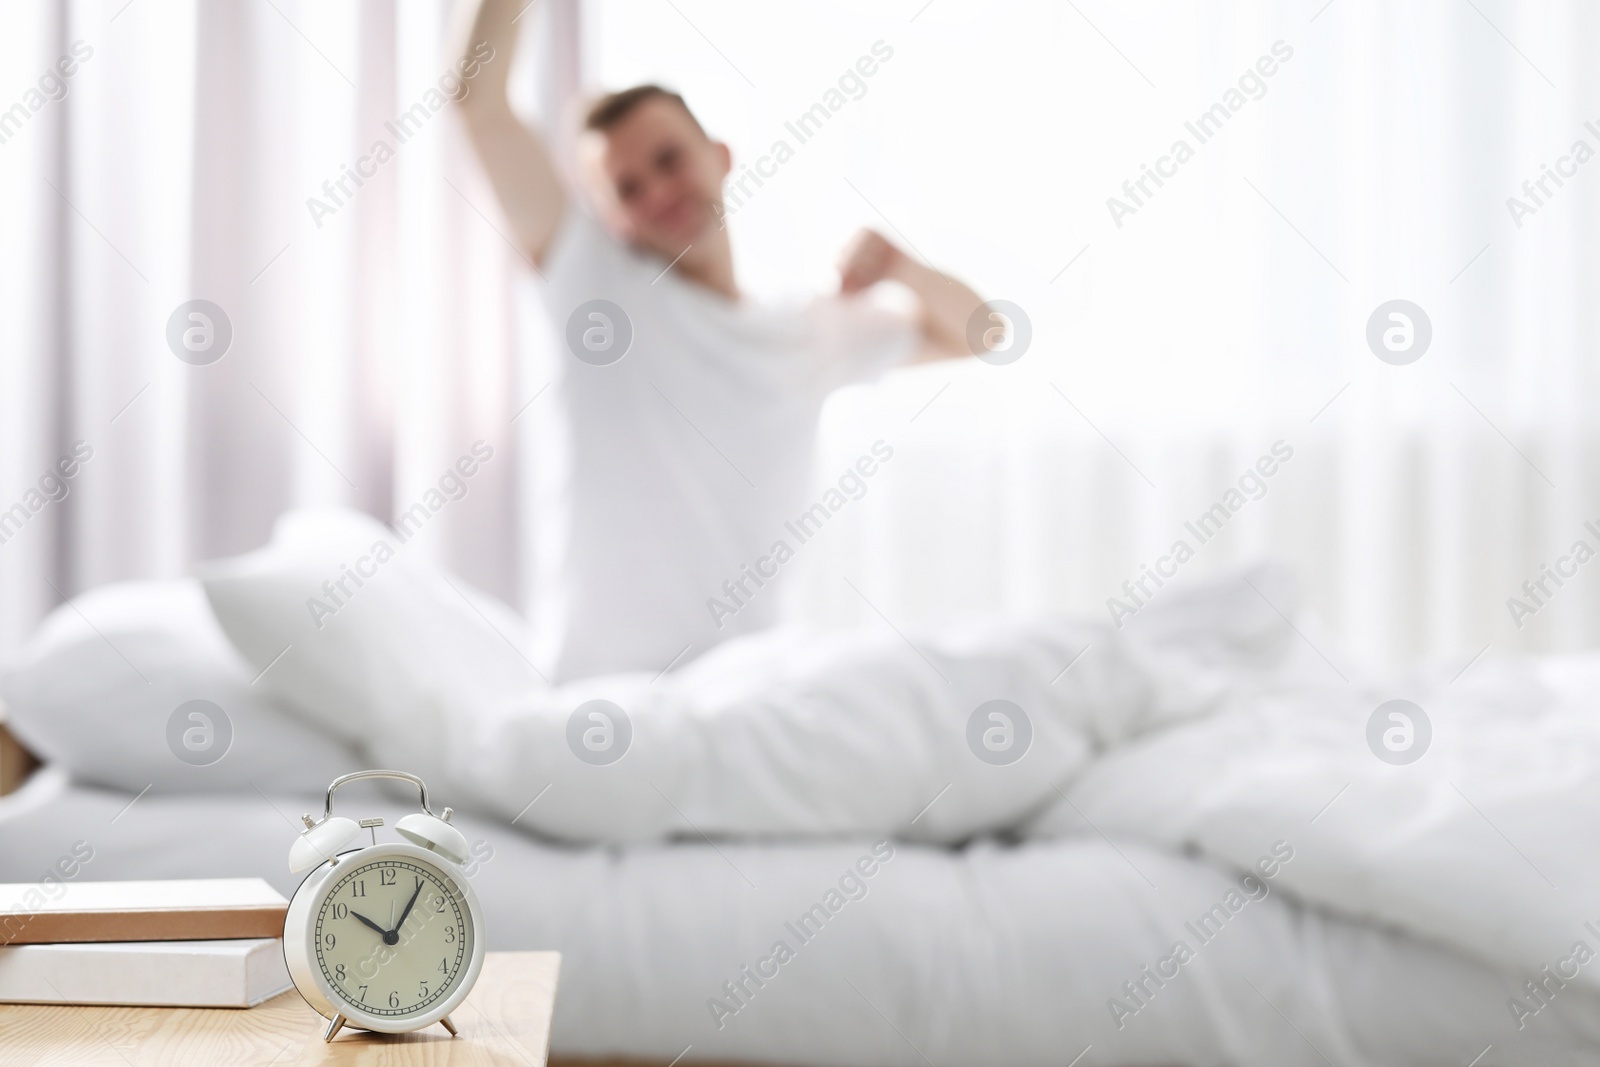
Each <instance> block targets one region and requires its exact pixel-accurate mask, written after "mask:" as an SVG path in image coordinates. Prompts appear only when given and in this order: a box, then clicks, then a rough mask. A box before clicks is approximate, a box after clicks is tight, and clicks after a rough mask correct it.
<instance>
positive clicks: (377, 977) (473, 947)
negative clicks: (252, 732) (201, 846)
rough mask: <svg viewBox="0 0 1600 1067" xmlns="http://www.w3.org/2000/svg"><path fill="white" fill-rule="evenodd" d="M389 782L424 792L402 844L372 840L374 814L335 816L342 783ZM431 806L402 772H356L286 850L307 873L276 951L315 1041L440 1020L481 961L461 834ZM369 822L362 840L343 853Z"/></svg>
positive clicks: (400, 829) (477, 916) (416, 781)
mask: <svg viewBox="0 0 1600 1067" xmlns="http://www.w3.org/2000/svg"><path fill="white" fill-rule="evenodd" d="M362 778H396V779H399V780H400V781H403V782H410V783H411V784H412V785H415V786H416V787H417V790H418V792H419V793H420V795H421V801H422V810H421V811H418V812H413V813H412V814H410V815H407V816H405V817H404V818H402V819H401V820H400V821H399V822H398V823H397V824H396V825H395V831H396V832H397V833H399V835H400V836H401V837H403V838H405V841H404V842H400V841H396V842H392V843H384V844H379V843H378V841H377V830H376V829H375V828H376V827H379V826H382V825H383V820H382V819H363V820H361V821H360V822H359V823H357V822H355V821H353V820H351V819H347V818H344V817H342V816H336V815H334V814H333V794H334V791H335V790H336V789H338V788H339V787H340V786H342V785H344V784H345V783H346V782H354V781H356V780H358V779H362ZM450 816H451V811H450V809H449V808H445V809H444V814H443V815H442V816H439V815H435V814H434V813H433V811H432V809H431V808H429V807H428V787H427V786H426V785H424V784H423V781H422V779H421V778H418V777H417V776H416V775H413V774H406V773H405V772H404V771H357V772H356V773H354V774H346V775H343V776H342V777H339V778H335V779H334V780H333V783H332V784H331V785H329V786H328V795H327V801H326V804H325V806H324V809H323V813H322V818H321V819H317V820H313V819H312V818H311V816H310V815H303V816H301V818H302V819H303V820H304V821H305V824H306V830H305V833H303V834H301V835H300V836H299V837H298V838H296V839H295V842H294V844H293V845H292V846H291V847H290V849H289V870H291V871H293V872H295V873H296V874H298V873H299V872H301V871H307V870H309V871H310V872H311V873H310V874H309V875H307V876H306V879H305V881H303V882H301V883H300V888H299V889H296V890H295V892H294V897H293V899H291V900H290V901H289V912H288V914H287V916H285V918H284V923H283V958H284V961H285V962H286V963H287V964H288V965H289V977H290V978H292V979H293V980H294V984H295V988H297V989H299V990H300V995H301V996H303V997H305V999H306V1003H308V1004H310V1005H311V1007H312V1008H314V1009H316V1011H317V1012H318V1013H319V1014H321V1015H322V1016H323V1017H324V1018H326V1019H327V1020H328V1028H327V1031H326V1032H325V1033H324V1034H323V1040H324V1041H332V1040H333V1039H334V1037H335V1035H337V1034H338V1033H339V1030H340V1029H341V1028H342V1027H344V1026H346V1025H348V1026H351V1027H355V1028H359V1029H362V1030H373V1031H377V1032H379V1033H390V1034H393V1033H402V1032H404V1031H408V1030H420V1029H422V1028H423V1027H424V1026H429V1025H431V1024H433V1023H441V1024H443V1026H444V1028H445V1029H446V1030H448V1031H450V1034H451V1036H454V1035H455V1033H456V1028H455V1026H454V1024H452V1023H451V1021H450V1013H451V1012H452V1011H454V1010H455V1008H456V1007H457V1006H459V1005H460V1003H461V1002H462V1001H463V1000H465V999H466V996H467V993H468V991H470V990H471V989H472V984H473V983H474V982H476V981H477V980H478V972H479V971H480V970H482V968H483V951H484V935H483V912H482V910H481V909H480V908H479V907H478V898H477V896H476V895H475V894H474V893H473V892H472V887H471V886H470V885H469V884H468V883H467V878H466V875H465V872H464V871H463V870H462V869H461V865H462V864H463V863H465V862H466V860H467V839H466V838H465V837H464V836H462V833H461V831H460V830H457V829H456V828H455V827H454V826H451V825H450ZM369 828H372V839H373V843H372V844H371V845H368V846H365V847H361V848H355V849H351V850H349V851H345V849H346V848H347V846H349V845H350V844H351V843H352V842H354V841H355V840H356V838H358V837H359V836H360V835H361V832H362V830H364V829H369Z"/></svg>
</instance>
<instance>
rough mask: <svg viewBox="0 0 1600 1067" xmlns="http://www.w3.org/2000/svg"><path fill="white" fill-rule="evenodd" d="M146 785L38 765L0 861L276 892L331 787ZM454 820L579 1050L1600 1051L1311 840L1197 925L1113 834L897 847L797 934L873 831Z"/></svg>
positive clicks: (1252, 1057)
mask: <svg viewBox="0 0 1600 1067" xmlns="http://www.w3.org/2000/svg"><path fill="white" fill-rule="evenodd" d="M347 793H349V794H350V795H349V796H347V795H346V794H347ZM437 795H438V797H439V799H440V800H441V801H442V802H449V801H450V800H452V799H453V798H452V797H450V796H449V795H448V794H444V793H438V794H437ZM131 799H132V796H131V795H126V794H121V793H114V792H109V791H100V790H91V789H83V788H76V787H67V786H66V785H65V783H64V780H63V778H62V776H60V775H59V774H57V773H55V772H50V771H47V772H44V773H42V774H41V775H39V776H36V778H35V780H34V782H33V783H32V784H30V786H29V787H28V788H27V789H26V790H25V792H24V793H23V794H21V795H19V796H15V797H11V798H6V799H4V800H0V880H4V881H27V880H29V879H31V878H35V877H37V876H38V874H39V873H40V872H42V871H43V870H44V869H45V868H46V866H47V865H49V864H50V863H52V862H53V861H54V859H55V858H56V856H57V855H58V854H59V853H60V852H61V851H63V850H65V849H67V848H69V847H71V845H72V844H73V842H75V841H78V840H84V841H87V842H90V843H91V844H92V846H93V848H94V857H93V859H92V860H91V861H90V862H89V863H88V864H87V865H86V866H85V867H84V873H83V875H82V877H85V878H94V879H107V878H136V877H146V878H150V877H197V876H201V875H205V876H210V877H217V876H243V875H259V876H261V877H265V878H267V879H268V880H269V881H272V882H273V883H274V884H276V885H277V886H278V887H279V888H280V889H282V890H283V891H284V892H286V893H287V892H289V891H291V890H292V888H293V883H294V881H295V879H294V878H293V877H291V876H290V875H289V874H288V870H287V867H286V866H285V864H284V857H285V856H286V854H287V849H288V842H289V840H290V839H291V838H292V836H293V834H294V827H293V826H292V825H290V822H289V821H288V820H292V819H294V818H295V817H296V816H298V814H299V812H300V811H302V810H308V809H310V810H314V809H315V808H316V807H318V806H319V805H320V797H319V798H306V799H297V798H277V797H275V798H273V799H272V801H271V802H268V801H267V800H265V799H263V798H261V797H258V796H256V795H254V794H246V795H233V796H214V797H207V796H198V795H192V794H190V795H184V796H157V795H147V796H145V797H143V798H141V799H139V800H138V801H137V802H135V803H134V804H133V805H132V806H131V807H128V806H127V805H128V803H129V801H130V800H131ZM340 800H341V802H342V803H341V806H343V805H344V804H348V805H350V806H351V807H352V808H353V809H359V810H360V812H361V813H362V814H364V815H365V814H383V815H385V816H386V817H388V816H391V815H392V814H397V813H399V812H400V811H401V810H403V809H401V808H398V807H394V806H392V805H390V804H389V803H388V802H386V801H385V800H383V799H381V798H372V797H370V795H369V796H362V795H359V794H356V793H355V792H354V791H353V790H347V791H345V792H341V794H340ZM391 825H392V821H391ZM460 825H461V826H462V828H463V830H464V831H465V832H466V834H467V836H468V840H469V841H471V842H472V843H473V845H474V847H475V850H476V854H477V856H478V862H477V864H476V865H475V867H474V868H473V875H472V877H473V884H474V885H475V887H476V888H477V890H478V892H479V894H480V896H481V897H482V899H483V902H484V906H485V909H486V912H487V922H488V925H489V930H490V934H489V936H490V938H491V945H492V947H495V948H556V949H559V950H561V951H562V952H563V962H562V981H561V989H560V995H559V997H558V999H557V1006H556V1023H555V1029H554V1045H555V1048H556V1050H557V1051H558V1052H564V1053H568V1054H579V1053H584V1054H593V1055H599V1054H627V1055H631V1056H636V1057H640V1058H641V1059H644V1060H645V1061H646V1062H659V1063H666V1062H668V1061H670V1060H671V1059H672V1058H673V1057H675V1056H677V1055H678V1054H679V1053H681V1052H683V1051H684V1049H685V1048H686V1047H688V1046H692V1049H690V1053H689V1055H688V1056H687V1057H685V1062H690V1061H702V1060H707V1061H709V1060H716V1059H730V1058H731V1059H741V1060H745V1061H748V1062H767V1063H790V1064H793V1063H804V1064H817V1065H823V1064H829V1065H831V1064H840V1065H845V1064H851V1065H855V1067H880V1065H881V1067H891V1065H893V1067H899V1065H925V1064H927V1063H930V1062H931V1063H933V1064H937V1065H938V1067H955V1065H977V1064H983V1065H994V1067H1047V1065H1048V1067H1063V1065H1065V1064H1067V1063H1069V1062H1072V1060H1073V1058H1074V1057H1075V1056H1078V1055H1079V1053H1080V1052H1083V1051H1084V1049H1085V1048H1086V1047H1090V1046H1092V1048H1090V1049H1089V1051H1088V1052H1087V1054H1086V1055H1084V1056H1083V1058H1082V1059H1081V1060H1079V1061H1078V1063H1079V1064H1080V1065H1091V1064H1092V1065H1097V1067H1114V1065H1121V1067H1133V1065H1155V1064H1167V1065H1172V1064H1184V1065H1190V1067H1213V1065H1215V1067H1222V1065H1236V1067H1300V1065H1306V1067H1311V1065H1318V1067H1325V1065H1326V1064H1328V1063H1333V1064H1338V1065H1340V1067H1346V1065H1349V1067H1357V1065H1371V1064H1383V1065H1386V1067H1424V1065H1430V1067H1431V1065H1434V1064H1466V1063H1469V1062H1471V1061H1472V1060H1473V1058H1474V1057H1475V1056H1478V1055H1479V1054H1480V1053H1482V1052H1483V1051H1484V1049H1485V1046H1488V1045H1491V1044H1492V1045H1493V1046H1494V1047H1493V1051H1492V1052H1491V1053H1490V1054H1489V1055H1488V1056H1486V1057H1484V1058H1483V1059H1482V1060H1481V1061H1480V1064H1502V1065H1503V1064H1529V1065H1533V1064H1539V1065H1549V1067H1562V1065H1577V1064H1588V1063H1593V1062H1594V1056H1593V1052H1592V1051H1588V1052H1586V1051H1584V1050H1585V1049H1589V1050H1592V1049H1593V1048H1595V1047H1596V1042H1600V1004H1597V1002H1596V1001H1595V999H1594V998H1591V997H1588V996H1587V995H1585V994H1580V993H1574V994H1573V995H1571V996H1566V995H1563V996H1562V997H1559V998H1558V999H1556V1000H1555V1001H1554V1003H1553V1004H1552V1006H1551V1007H1550V1008H1548V1009H1546V1010H1545V1011H1544V1012H1542V1013H1541V1014H1540V1015H1539V1016H1538V1018H1536V1019H1534V1020H1532V1021H1531V1022H1530V1023H1529V1024H1528V1026H1527V1027H1526V1028H1525V1029H1524V1030H1523V1031H1522V1032H1521V1033H1518V1032H1517V1031H1516V1030H1515V1028H1514V1027H1513V1026H1512V1025H1511V1020H1510V1018H1509V1016H1507V1015H1506V1014H1505V1012H1504V1008H1503V1004H1504V1002H1505V1000H1506V999H1507V998H1508V997H1509V996H1511V995H1512V994H1513V993H1515V992H1516V988H1515V987H1516V985H1517V983H1518V981H1519V980H1520V976H1516V975H1511V974H1508V973H1505V972H1497V971H1495V970H1494V969H1492V968H1489V967H1486V966H1484V965H1482V964H1478V963H1474V962H1470V961H1468V960H1465V959H1463V958H1461V957H1460V956H1458V955H1456V954H1453V953H1451V952H1449V951H1447V950H1444V949H1441V948H1437V947H1433V946H1430V945H1427V944H1425V943H1422V942H1419V941H1416V940H1414V939H1410V938H1407V937H1404V936H1401V935H1397V934H1394V933H1385V932H1382V931H1380V930H1377V929H1374V928H1372V927H1369V926H1363V925H1359V924H1353V923H1348V922H1344V921H1341V920H1339V919H1336V918H1333V917H1331V916H1329V915H1326V914H1324V913H1321V912H1318V911H1315V910H1306V909H1302V908H1300V907H1298V906H1295V905H1294V904H1292V903H1291V902H1289V900H1288V899H1287V898H1286V896H1285V895H1284V894H1283V893H1281V892H1279V891H1278V888H1277V884H1278V882H1279V881H1280V880H1281V879H1282V878H1283V877H1284V876H1285V874H1286V872H1288V871H1291V870H1293V869H1294V866H1295V864H1296V863H1298V862H1300V860H1301V858H1302V855H1303V854H1302V853H1301V852H1300V851H1299V850H1297V851H1296V855H1295V858H1294V859H1293V860H1291V861H1290V862H1289V863H1287V864H1286V865H1283V866H1282V868H1281V872H1280V873H1279V875H1278V876H1277V878H1275V879H1274V880H1273V881H1271V882H1269V883H1267V884H1268V886H1269V887H1270V892H1269V895H1267V896H1266V897H1265V899H1263V900H1260V901H1258V902H1252V903H1250V904H1249V905H1248V906H1247V907H1246V908H1245V909H1244V910H1243V911H1241V912H1240V913H1239V914H1238V915H1237V916H1236V917H1235V918H1234V919H1232V920H1231V921H1230V922H1229V923H1228V924H1227V925H1226V926H1225V927H1224V928H1223V929H1222V930H1221V932H1220V933H1219V934H1217V935H1216V937H1215V939H1214V940H1212V941H1211V943H1209V944H1207V945H1204V946H1203V947H1200V946H1199V943H1198V941H1197V940H1196V939H1195V938H1193V936H1192V935H1191V934H1189V933H1188V932H1187V930H1186V928H1185V926H1184V923H1185V922H1186V921H1192V920H1193V919H1194V918H1195V917H1197V916H1200V915H1201V914H1203V913H1204V912H1205V911H1206V910H1207V909H1208V908H1209V907H1210V906H1211V905H1212V904H1214V903H1216V902H1218V901H1221V900H1223V899H1225V897H1226V895H1227V893H1228V891H1229V889H1230V888H1236V887H1237V885H1238V877H1237V875H1235V874H1233V873H1231V872H1226V871H1223V870H1219V869H1218V868H1216V867H1214V866H1211V865H1209V864H1206V863H1203V862H1199V861H1196V860H1192V859H1187V858H1184V857H1182V856H1175V855H1172V854H1169V853H1165V852H1159V851H1155V850H1151V849H1148V848H1145V847H1143V846H1140V845H1137V844H1134V843H1131V842H1126V841H1122V842H1118V843H1117V844H1115V845H1113V844H1111V843H1109V842H1107V841H1105V840H1103V839H1101V838H1099V837H1098V836H1090V837H1075V838H1069V839H1063V840H1057V841H1051V842H1034V843H1028V844H1025V845H1021V846H1018V847H1002V846H999V845H996V844H993V843H984V844H978V845H974V846H972V847H970V848H967V849H964V850H959V851H950V850H944V849H934V848H929V847H925V846H914V845H897V846H895V853H894V855H893V857H892V858H891V859H890V860H889V861H888V862H886V863H880V864H878V865H877V868H876V870H875V872H874V873H873V875H872V876H871V877H870V878H867V879H864V883H865V885H866V886H867V892H866V895H865V896H863V897H860V899H857V900H853V901H850V902H849V903H848V904H847V905H846V906H844V907H843V908H842V909H841V910H840V911H839V913H838V914H837V915H836V916H835V917H833V918H832V919H830V920H829V921H828V923H827V924H826V925H823V926H822V928H821V929H820V931H818V932H816V933H815V935H814V936H813V937H812V940H811V941H810V942H809V943H807V944H804V945H801V944H800V943H799V942H798V940H797V939H795V938H794V937H793V935H792V934H791V933H789V932H788V930H787V929H786V927H785V924H786V923H792V922H794V921H795V920H796V919H798V918H799V917H800V916H801V915H802V914H804V913H805V912H806V911H807V909H808V908H809V907H810V906H811V905H813V904H815V903H818V902H821V901H822V899H823V898H824V896H825V894H826V891H827V890H828V889H830V888H833V887H836V886H837V885H838V883H839V879H840V876H841V873H842V872H845V871H847V870H849V869H851V868H852V866H853V865H854V864H855V863H856V861H858V860H859V859H860V858H861V857H862V856H865V855H870V854H871V852H872V842H870V841H868V840H864V839H863V840H858V841H834V842H816V843H808V844H786V845H782V846H774V845H758V844H748V843H746V844H739V843H731V842H730V843H722V844H719V845H718V846H717V847H716V848H713V847H711V846H709V845H706V844H704V843H702V844H698V845H689V844H682V845H673V846H656V845H644V846H634V847H631V848H628V849H626V850H616V849H611V848H606V847H594V846H591V847H582V848H575V847H569V846H553V845H548V844H540V843H538V842H537V841H535V840H534V839H532V838H530V837H528V836H526V835H524V834H522V833H520V832H519V831H516V830H513V829H510V828H507V827H505V826H503V825H499V824H497V823H493V822H488V821H484V820H481V819H474V818H471V817H468V816H463V817H460ZM382 832H383V831H380V833H382ZM780 938H781V939H786V940H788V941H789V942H790V943H791V945H792V946H793V947H795V949H796V951H795V956H794V959H793V960H792V961H790V962H788V963H786V964H783V965H781V966H780V967H779V968H778V971H777V974H776V976H775V977H773V978H771V979H769V980H768V981H767V982H766V984H765V985H764V986H763V987H761V988H760V989H757V990H755V994H754V996H752V997H751V998H750V999H749V1002H748V1005H747V1006H746V1007H744V1008H742V1009H741V1010H740V1011H738V1012H737V1013H735V1014H734V1015H732V1016H731V1017H723V1019H722V1022H723V1023H724V1024H725V1025H724V1026H723V1027H722V1028H721V1029H719V1028H718V1027H717V1025H716V1023H715V1022H714V1020H713V1015H712V1012H711V1011H710V1009H708V1007H707V1001H708V1000H710V999H712V998H716V997H723V998H724V999H725V994H723V992H722V986H723V983H724V982H727V981H731V980H734V979H737V978H739V977H740V968H741V967H743V966H745V965H750V966H752V967H755V966H757V965H758V963H759V961H760V960H761V959H762V958H763V957H764V956H766V955H767V954H768V953H769V952H770V950H771V946H772V943H773V942H774V940H776V939H780ZM1178 939H1185V940H1187V941H1188V943H1189V944H1190V945H1191V946H1192V947H1197V951H1196V953H1195V958H1194V959H1192V960H1191V961H1189V962H1188V963H1187V964H1185V965H1184V966H1183V967H1182V968H1181V970H1180V971H1179V973H1178V975H1177V977H1176V978H1174V979H1172V980H1170V981H1168V982H1167V983H1166V984H1165V985H1164V986H1163V987H1161V988H1160V989H1156V990H1154V994H1153V996H1151V997H1150V998H1149V1001H1148V1005H1147V1006H1145V1007H1142V1008H1141V1009H1140V1010H1139V1011H1138V1012H1137V1013H1136V1014H1134V1015H1132V1016H1130V1017H1124V1018H1123V1019H1122V1022H1123V1026H1122V1027H1121V1028H1120V1029H1119V1028H1118V1027H1117V1026H1116V1025H1115V1023H1114V1022H1113V1017H1112V1014H1111V1012H1110V1011H1109V1010H1108V1007H1107V1001H1108V1000H1109V999H1110V998H1112V997H1114V996H1115V997H1119V998H1120V999H1122V1000H1123V1001H1124V1002H1125V1003H1132V1002H1131V1001H1129V999H1128V998H1127V995H1126V994H1125V993H1124V992H1123V991H1122V990H1121V989H1120V988H1119V987H1120V986H1121V985H1122V983H1123V982H1125V981H1130V980H1134V979H1137V978H1139V977H1140V969H1141V968H1142V967H1144V966H1146V965H1150V966H1152V967H1154V966H1159V961H1160V959H1161V958H1162V957H1164V956H1166V955H1168V954H1169V953H1170V952H1171V948H1172V944H1173V942H1174V941H1175V940H1178ZM1146 988H1148V989H1153V988H1154V987H1153V986H1150V985H1148V984H1147V986H1146ZM725 1002H726V999H725ZM1280 1013H1281V1014H1280ZM924 1057H926V1059H924ZM1324 1057H1326V1058H1324Z"/></svg>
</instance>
